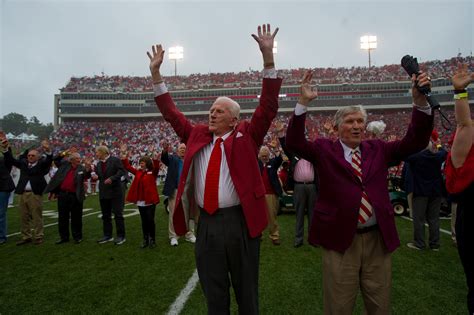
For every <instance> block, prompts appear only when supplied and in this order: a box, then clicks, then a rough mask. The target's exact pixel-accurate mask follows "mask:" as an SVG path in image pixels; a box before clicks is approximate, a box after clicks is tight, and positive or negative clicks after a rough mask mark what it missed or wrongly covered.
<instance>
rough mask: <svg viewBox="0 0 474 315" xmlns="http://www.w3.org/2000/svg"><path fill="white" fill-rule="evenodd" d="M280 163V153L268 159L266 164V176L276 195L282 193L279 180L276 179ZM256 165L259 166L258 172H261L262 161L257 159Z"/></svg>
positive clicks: (281, 159)
mask: <svg viewBox="0 0 474 315" xmlns="http://www.w3.org/2000/svg"><path fill="white" fill-rule="evenodd" d="M281 163H283V158H282V157H281V154H280V155H278V156H277V157H274V158H273V159H270V161H269V162H268V165H267V171H268V178H269V180H270V184H271V185H272V187H273V190H275V193H276V194H277V195H278V196H281V195H282V193H283V190H282V188H281V184H280V180H279V179H278V168H279V167H280V166H281ZM258 167H259V168H260V174H262V172H263V163H262V161H260V160H258Z"/></svg>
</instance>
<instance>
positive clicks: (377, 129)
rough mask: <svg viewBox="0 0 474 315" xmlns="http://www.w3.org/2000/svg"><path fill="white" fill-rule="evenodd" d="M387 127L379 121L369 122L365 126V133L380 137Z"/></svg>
mask: <svg viewBox="0 0 474 315" xmlns="http://www.w3.org/2000/svg"><path fill="white" fill-rule="evenodd" d="M385 127H387V125H386V124H385V123H384V122H383V121H381V120H376V121H371V122H370V123H368V125H367V131H369V132H372V133H374V134H375V135H376V136H380V135H381V134H382V133H383V132H384V130H385Z"/></svg>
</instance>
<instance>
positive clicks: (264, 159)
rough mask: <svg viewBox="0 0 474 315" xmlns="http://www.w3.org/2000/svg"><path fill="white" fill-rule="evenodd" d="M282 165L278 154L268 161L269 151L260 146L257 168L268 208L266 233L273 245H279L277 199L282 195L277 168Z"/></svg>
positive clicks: (265, 147)
mask: <svg viewBox="0 0 474 315" xmlns="http://www.w3.org/2000/svg"><path fill="white" fill-rule="evenodd" d="M281 163H283V158H282V157H281V154H280V152H277V153H276V155H275V157H274V158H272V159H270V149H269V148H268V147H267V146H262V147H261V148H260V152H259V153H258V168H259V169H260V174H261V175H262V180H263V185H264V186H265V199H266V201H267V208H268V221H269V222H268V233H269V237H270V240H271V241H272V244H273V245H280V243H281V242H280V229H279V226H278V221H277V215H278V208H279V206H280V202H279V201H280V200H279V197H280V196H281V195H282V193H283V190H282V188H281V184H280V180H279V178H278V168H279V167H280V166H281Z"/></svg>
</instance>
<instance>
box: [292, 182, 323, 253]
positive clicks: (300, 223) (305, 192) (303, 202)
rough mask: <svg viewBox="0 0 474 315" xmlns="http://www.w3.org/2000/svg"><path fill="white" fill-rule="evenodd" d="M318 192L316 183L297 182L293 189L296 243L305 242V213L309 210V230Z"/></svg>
mask: <svg viewBox="0 0 474 315" xmlns="http://www.w3.org/2000/svg"><path fill="white" fill-rule="evenodd" d="M317 197H318V192H317V191H316V184H297V183H295V189H294V191H293V200H294V202H295V211H296V225H295V244H303V238H304V214H305V212H306V211H308V232H309V227H310V226H311V222H312V221H313V208H314V204H315V203H316V198H317Z"/></svg>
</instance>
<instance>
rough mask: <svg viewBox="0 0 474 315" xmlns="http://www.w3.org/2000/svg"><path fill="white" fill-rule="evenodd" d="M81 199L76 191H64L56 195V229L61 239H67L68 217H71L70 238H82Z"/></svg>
mask: <svg viewBox="0 0 474 315" xmlns="http://www.w3.org/2000/svg"><path fill="white" fill-rule="evenodd" d="M82 204H83V203H82V201H79V199H77V197H76V193H69V192H65V191H61V192H59V195H58V229H59V237H60V238H61V239H62V240H69V217H71V232H72V238H73V239H75V240H80V239H82Z"/></svg>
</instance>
